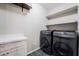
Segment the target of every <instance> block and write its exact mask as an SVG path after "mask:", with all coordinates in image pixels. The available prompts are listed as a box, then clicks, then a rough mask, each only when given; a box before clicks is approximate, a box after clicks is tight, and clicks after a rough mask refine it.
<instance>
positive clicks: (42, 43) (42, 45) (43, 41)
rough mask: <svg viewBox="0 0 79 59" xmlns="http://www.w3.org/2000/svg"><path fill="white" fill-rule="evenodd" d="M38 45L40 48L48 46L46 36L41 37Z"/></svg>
mask: <svg viewBox="0 0 79 59" xmlns="http://www.w3.org/2000/svg"><path fill="white" fill-rule="evenodd" d="M40 45H41V48H48V47H49V42H48V40H47V38H46V37H42V38H41V42H40Z"/></svg>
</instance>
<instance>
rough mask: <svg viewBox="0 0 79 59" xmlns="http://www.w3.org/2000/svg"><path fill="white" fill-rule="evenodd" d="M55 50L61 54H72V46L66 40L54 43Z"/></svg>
mask: <svg viewBox="0 0 79 59" xmlns="http://www.w3.org/2000/svg"><path fill="white" fill-rule="evenodd" d="M54 52H55V53H56V54H57V55H60V56H72V55H73V50H72V48H71V47H70V46H69V45H67V44H66V43H64V42H56V43H55V44H54Z"/></svg>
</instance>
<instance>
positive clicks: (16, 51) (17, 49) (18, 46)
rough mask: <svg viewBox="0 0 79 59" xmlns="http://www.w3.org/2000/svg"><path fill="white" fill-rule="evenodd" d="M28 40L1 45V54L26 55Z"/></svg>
mask: <svg viewBox="0 0 79 59" xmlns="http://www.w3.org/2000/svg"><path fill="white" fill-rule="evenodd" d="M26 55H27V49H26V40H24V41H18V42H13V43H8V44H3V45H0V56H26Z"/></svg>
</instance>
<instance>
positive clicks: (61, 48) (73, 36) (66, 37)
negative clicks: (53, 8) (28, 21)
mask: <svg viewBox="0 0 79 59" xmlns="http://www.w3.org/2000/svg"><path fill="white" fill-rule="evenodd" d="M52 50H53V51H52V53H53V55H55V56H76V55H78V53H77V52H78V51H77V33H76V32H75V31H64V30H63V31H60V30H56V31H54V32H53V43H52Z"/></svg>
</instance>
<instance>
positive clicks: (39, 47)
mask: <svg viewBox="0 0 79 59" xmlns="http://www.w3.org/2000/svg"><path fill="white" fill-rule="evenodd" d="M38 49H40V47H38V48H36V49H34V50H32V51H30V52H28V53H27V55H29V54H30V53H33V52H35V51H36V50H38Z"/></svg>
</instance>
